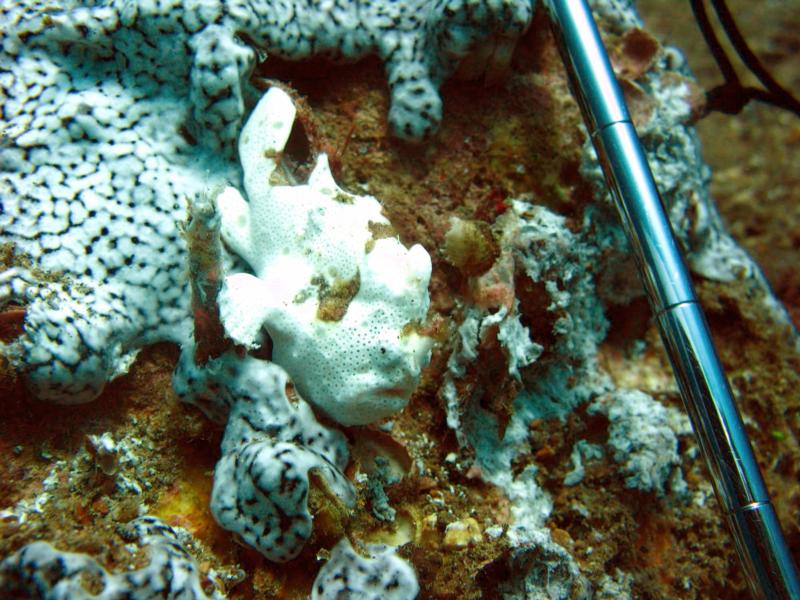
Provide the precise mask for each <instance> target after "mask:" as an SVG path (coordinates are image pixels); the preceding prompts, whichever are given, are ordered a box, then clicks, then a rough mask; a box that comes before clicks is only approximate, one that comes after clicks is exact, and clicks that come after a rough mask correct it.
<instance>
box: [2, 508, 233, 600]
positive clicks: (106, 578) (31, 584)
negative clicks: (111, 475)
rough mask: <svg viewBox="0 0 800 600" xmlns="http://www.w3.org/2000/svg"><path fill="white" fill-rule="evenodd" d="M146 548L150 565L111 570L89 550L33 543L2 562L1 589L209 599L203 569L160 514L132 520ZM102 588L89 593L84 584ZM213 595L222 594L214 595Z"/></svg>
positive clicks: (49, 599) (47, 596) (84, 598)
mask: <svg viewBox="0 0 800 600" xmlns="http://www.w3.org/2000/svg"><path fill="white" fill-rule="evenodd" d="M133 528H134V532H135V534H136V537H137V538H138V539H139V544H140V545H141V546H146V547H147V548H148V549H149V554H150V564H148V565H147V566H146V567H143V568H141V569H138V570H136V571H129V572H122V573H118V574H113V575H112V574H110V573H108V571H106V570H105V569H104V568H103V567H102V566H101V565H100V564H99V563H98V562H97V561H96V560H95V559H93V558H92V557H90V556H87V555H85V554H76V553H72V552H61V551H59V550H56V549H55V548H53V547H52V546H51V545H50V544H48V543H47V542H33V543H32V544H28V545H27V546H25V547H23V548H22V549H20V550H19V551H18V552H16V553H15V554H12V555H11V556H9V557H8V558H6V559H5V560H3V561H2V562H0V593H2V594H3V597H5V598H12V597H13V598H34V597H35V598H42V599H43V600H62V599H67V598H69V599H70V600H90V599H92V600H115V599H118V598H130V599H131V600H146V599H149V598H155V597H158V598H167V599H175V600H178V599H181V600H202V599H206V598H208V596H206V594H205V592H204V591H203V588H202V586H201V584H200V577H199V570H198V568H197V564H196V563H195V561H194V559H193V558H192V557H191V555H190V554H189V553H188V552H187V551H186V550H185V549H184V547H183V546H182V545H181V543H180V541H179V539H178V536H177V534H176V533H175V531H173V530H172V529H171V528H170V527H169V526H167V525H166V524H164V523H163V522H161V521H160V520H159V519H156V518H155V517H142V518H140V519H137V520H136V521H134V522H133ZM92 581H94V582H96V583H98V584H100V585H101V586H102V591H101V592H100V593H99V594H96V595H95V594H92V593H90V592H89V591H88V590H87V589H86V587H85V584H86V583H88V582H92ZM213 597H214V598H221V596H220V595H219V594H214V596H213Z"/></svg>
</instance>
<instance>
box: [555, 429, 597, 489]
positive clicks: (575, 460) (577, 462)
mask: <svg viewBox="0 0 800 600" xmlns="http://www.w3.org/2000/svg"><path fill="white" fill-rule="evenodd" d="M602 456H603V448H602V447H600V446H598V445H597V444H590V443H589V442H587V441H586V440H578V441H577V442H575V445H574V446H573V447H572V453H571V454H570V460H572V471H570V472H569V473H567V474H566V475H565V476H564V485H566V486H573V485H578V484H579V483H580V482H581V481H583V477H584V475H585V474H586V469H585V468H584V466H583V461H584V460H591V459H594V458H601V457H602Z"/></svg>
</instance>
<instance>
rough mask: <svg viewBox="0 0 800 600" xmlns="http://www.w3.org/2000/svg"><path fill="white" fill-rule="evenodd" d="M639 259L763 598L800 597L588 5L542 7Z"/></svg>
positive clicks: (579, 1) (751, 579) (552, 2)
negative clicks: (545, 10)
mask: <svg viewBox="0 0 800 600" xmlns="http://www.w3.org/2000/svg"><path fill="white" fill-rule="evenodd" d="M544 5H545V7H546V8H547V11H548V13H549V16H550V22H551V25H552V29H553V32H554V34H555V38H556V42H557V43H558V45H559V49H560V50H561V54H562V57H563V59H564V64H565V65H566V68H567V71H568V73H569V76H570V82H571V84H572V90H573V93H574V94H575V96H576V99H577V101H578V104H580V107H581V112H582V113H583V118H584V121H585V122H586V126H587V128H588V129H589V132H590V134H591V137H592V142H593V144H594V147H595V151H596V152H597V155H598V158H599V160H600V164H601V166H602V168H603V173H604V174H605V179H606V184H607V185H608V187H609V189H610V190H611V192H612V196H613V197H614V201H615V203H616V205H617V209H618V210H619V214H620V217H621V219H622V223H623V226H624V228H625V230H626V233H627V236H628V240H629V242H630V245H631V247H632V249H633V252H634V255H635V257H636V262H637V265H638V267H639V272H640V275H641V277H642V280H643V282H644V287H645V290H646V292H647V296H648V298H649V300H650V305H651V307H652V309H653V312H654V314H655V316H656V321H657V323H658V327H659V330H660V332H661V337H662V339H663V340H664V345H665V347H666V350H667V354H668V355H669V360H670V363H671V364H672V369H673V372H674V373H675V378H676V379H677V382H678V387H679V389H680V392H681V396H682V398H683V402H684V404H685V406H686V410H687V412H688V413H689V417H690V419H691V422H692V427H693V429H694V432H695V436H696V437H697V440H698V442H699V443H700V447H701V449H702V451H703V454H704V456H705V459H706V464H707V465H708V469H709V471H710V473H711V478H712V483H713V484H714V490H715V492H716V495H717V499H718V501H719V503H720V505H721V506H722V509H723V511H724V514H725V516H726V518H727V521H728V526H729V528H730V531H731V533H732V535H733V538H734V541H735V544H736V549H737V552H738V554H739V559H740V560H741V563H742V566H743V567H744V571H745V576H746V579H747V582H748V584H749V586H750V589H751V591H752V593H753V595H754V596H755V597H756V598H768V599H770V600H772V599H782V598H794V599H798V598H800V581H799V580H798V575H797V569H796V567H795V565H794V562H793V561H792V557H791V554H790V553H789V549H788V547H787V545H786V542H785V540H784V537H783V534H782V533H781V528H780V523H779V522H778V518H777V516H776V514H775V509H774V507H773V506H772V504H771V503H770V499H769V493H768V492H767V488H766V486H765V485H764V480H763V478H762V476H761V472H760V470H759V468H758V463H757V462H756V459H755V456H754V454H753V449H752V447H751V446H750V440H749V439H748V437H747V433H746V432H745V429H744V425H743V424H742V419H741V417H740V415H739V411H738V410H737V408H736V404H735V402H734V400H733V397H732V395H731V390H730V387H729V386H728V381H727V379H726V377H725V373H724V371H723V369H722V365H721V364H720V361H719V358H718V357H717V353H716V350H715V349H714V345H713V342H712V341H711V337H710V335H709V331H708V325H707V324H706V320H705V317H704V316H703V311H702V309H701V307H700V305H699V303H698V301H697V296H696V295H695V291H694V288H693V286H692V283H691V280H690V278H689V272H688V269H687V267H686V264H685V262H684V260H683V257H682V255H681V253H680V250H679V248H678V244H677V242H676V240H675V236H674V234H673V233H672V229H671V227H670V224H669V220H668V219H667V216H666V213H665V211H664V207H663V205H662V203H661V199H660V197H659V195H658V190H657V189H656V185H655V181H654V180H653V175H652V173H651V171H650V168H649V166H648V164H647V160H646V158H645V156H644V153H643V151H642V148H641V145H640V143H639V138H638V136H637V135H636V131H635V129H634V127H633V122H632V121H631V117H630V115H629V113H628V109H627V107H626V105H625V101H624V99H623V96H622V92H621V90H620V87H619V84H618V83H617V80H616V78H615V77H614V72H613V71H612V69H611V63H610V62H609V60H608V55H607V53H606V51H605V48H604V47H603V44H602V41H601V39H600V34H599V32H598V30H597V25H596V24H595V22H594V19H593V18H592V14H591V12H590V9H589V7H588V5H587V3H586V1H585V0H544Z"/></svg>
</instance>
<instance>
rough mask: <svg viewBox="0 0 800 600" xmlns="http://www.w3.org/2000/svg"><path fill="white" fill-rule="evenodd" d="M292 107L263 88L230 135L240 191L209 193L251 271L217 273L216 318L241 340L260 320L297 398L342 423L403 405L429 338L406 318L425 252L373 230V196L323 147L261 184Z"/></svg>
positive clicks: (377, 220) (420, 291)
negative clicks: (303, 169) (342, 177)
mask: <svg viewBox="0 0 800 600" xmlns="http://www.w3.org/2000/svg"><path fill="white" fill-rule="evenodd" d="M294 117H295V108H294V106H293V104H292V102H291V100H290V98H289V97H288V95H287V94H286V93H285V92H283V91H282V90H279V89H277V88H272V89H271V90H270V91H269V92H267V94H266V95H265V96H264V97H263V98H262V100H261V101H260V102H259V104H258V106H256V108H255V110H254V111H253V114H252V116H251V118H250V119H249V120H248V122H247V124H246V125H245V128H244V130H243V131H242V135H241V138H240V140H239V155H240V157H241V161H242V166H243V169H244V187H245V190H246V191H247V197H248V200H245V199H244V198H242V197H241V195H240V194H239V193H238V192H237V191H236V190H234V189H233V188H228V189H227V190H225V191H224V192H223V193H222V194H220V195H219V197H218V198H217V205H218V208H219V211H220V215H221V218H222V237H223V239H224V241H225V242H226V244H227V245H228V246H229V247H230V248H231V249H232V250H233V251H234V252H236V253H237V254H238V255H239V256H240V257H242V258H243V259H244V260H245V261H247V263H248V264H249V265H250V267H251V268H252V270H253V273H254V274H253V275H250V274H247V273H236V274H232V275H229V276H228V277H226V279H225V283H224V287H223V289H222V292H221V294H220V312H221V317H222V322H223V324H224V326H225V329H226V331H227V333H228V335H230V336H231V338H233V339H234V340H235V341H236V342H237V343H239V344H243V345H246V346H248V347H251V348H252V347H257V346H258V345H259V344H260V343H261V341H262V338H263V332H262V328H265V329H266V330H267V332H268V333H269V336H270V337H271V339H272V341H273V343H274V347H273V355H272V358H273V360H274V361H275V362H276V363H277V364H279V365H281V366H282V367H284V368H285V369H286V370H287V371H288V372H289V374H290V375H291V377H292V379H293V380H294V382H295V384H296V385H297V387H298V389H299V390H300V392H301V394H302V395H303V396H304V397H306V398H308V400H309V401H311V402H312V403H314V404H315V405H316V406H318V407H319V408H321V409H322V410H324V411H325V412H326V413H327V414H328V415H329V416H330V417H331V418H333V419H335V420H336V421H338V422H340V423H342V424H345V425H356V424H365V423H370V422H373V421H376V420H378V419H380V418H382V417H385V416H388V415H390V414H392V413H394V412H396V411H398V410H400V409H402V408H403V407H404V406H405V404H406V403H407V402H408V398H409V397H410V395H411V393H412V391H413V390H414V388H415V387H416V384H417V382H418V380H419V375H420V371H421V369H422V367H423V366H424V365H425V364H426V363H427V361H428V360H429V357H430V348H431V343H432V342H431V340H430V338H427V337H425V336H422V335H419V334H417V333H416V332H414V331H413V328H414V326H415V325H417V324H420V323H422V322H423V321H424V320H425V317H426V315H427V311H428V304H429V299H428V291H427V288H428V282H429V280H430V274H431V261H430V257H429V256H428V253H427V252H426V251H425V250H424V248H422V246H420V245H418V244H417V245H414V246H412V247H411V248H410V249H406V248H405V247H404V246H403V245H402V244H401V243H400V241H399V240H398V239H396V238H379V239H375V238H374V237H373V230H372V228H374V227H375V226H382V227H384V228H385V227H387V226H389V221H388V220H387V219H386V218H385V217H384V216H383V214H382V213H381V206H380V204H379V203H378V201H377V200H375V198H372V197H370V196H359V195H355V194H350V193H348V192H346V191H344V190H342V189H341V188H339V187H338V186H337V185H336V182H335V181H334V180H333V177H332V175H331V172H330V168H329V167H328V159H327V157H326V156H325V155H324V154H322V155H320V156H319V157H318V159H317V163H316V166H315V168H314V170H313V172H312V174H311V176H310V177H309V180H308V183H307V184H304V185H296V186H287V185H273V184H272V182H271V178H273V176H274V170H275V168H276V157H277V156H279V155H280V152H281V151H282V150H283V147H284V145H285V144H286V140H287V139H288V136H289V132H290V131H291V126H292V123H293V121H294ZM263 132H266V133H263ZM336 289H339V290H341V289H349V290H350V291H349V292H348V293H346V294H345V295H344V296H343V297H342V298H340V299H338V300H337V302H339V303H340V306H339V307H338V308H339V311H340V312H339V314H338V315H336V316H334V317H331V316H330V315H326V314H325V313H324V308H322V309H321V305H322V303H323V302H324V301H325V297H326V294H330V293H331V291H332V290H336ZM342 312H343V314H342Z"/></svg>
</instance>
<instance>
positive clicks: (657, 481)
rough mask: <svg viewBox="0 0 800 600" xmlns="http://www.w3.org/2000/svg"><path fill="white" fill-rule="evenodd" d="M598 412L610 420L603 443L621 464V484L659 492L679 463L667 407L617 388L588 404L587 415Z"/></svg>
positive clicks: (661, 492)
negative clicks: (622, 474)
mask: <svg viewBox="0 0 800 600" xmlns="http://www.w3.org/2000/svg"><path fill="white" fill-rule="evenodd" d="M598 413H600V414H604V415H606V416H607V417H608V420H609V422H610V427H609V436H608V442H607V443H608V446H609V448H610V449H611V452H612V456H613V457H614V460H615V461H616V462H618V463H622V464H624V467H623V470H624V472H625V474H626V475H627V477H626V478H625V485H626V486H627V487H629V488H637V489H640V490H642V491H645V492H650V491H655V492H656V493H657V494H658V495H659V496H661V495H663V494H664V491H665V488H666V484H667V482H668V481H669V480H670V477H671V476H672V472H673V470H674V469H675V468H676V467H677V466H679V465H680V462H681V459H680V455H679V454H678V438H677V436H676V435H675V432H674V431H673V429H672V428H671V427H670V417H669V412H668V410H667V408H665V407H664V406H663V405H662V404H660V403H659V402H658V401H656V400H654V399H653V398H651V397H650V396H648V395H647V394H645V393H643V392H640V391H637V390H617V391H615V392H613V393H610V394H607V395H605V396H603V397H602V398H600V399H599V400H597V401H595V402H594V403H593V404H592V405H591V406H589V414H598Z"/></svg>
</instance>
